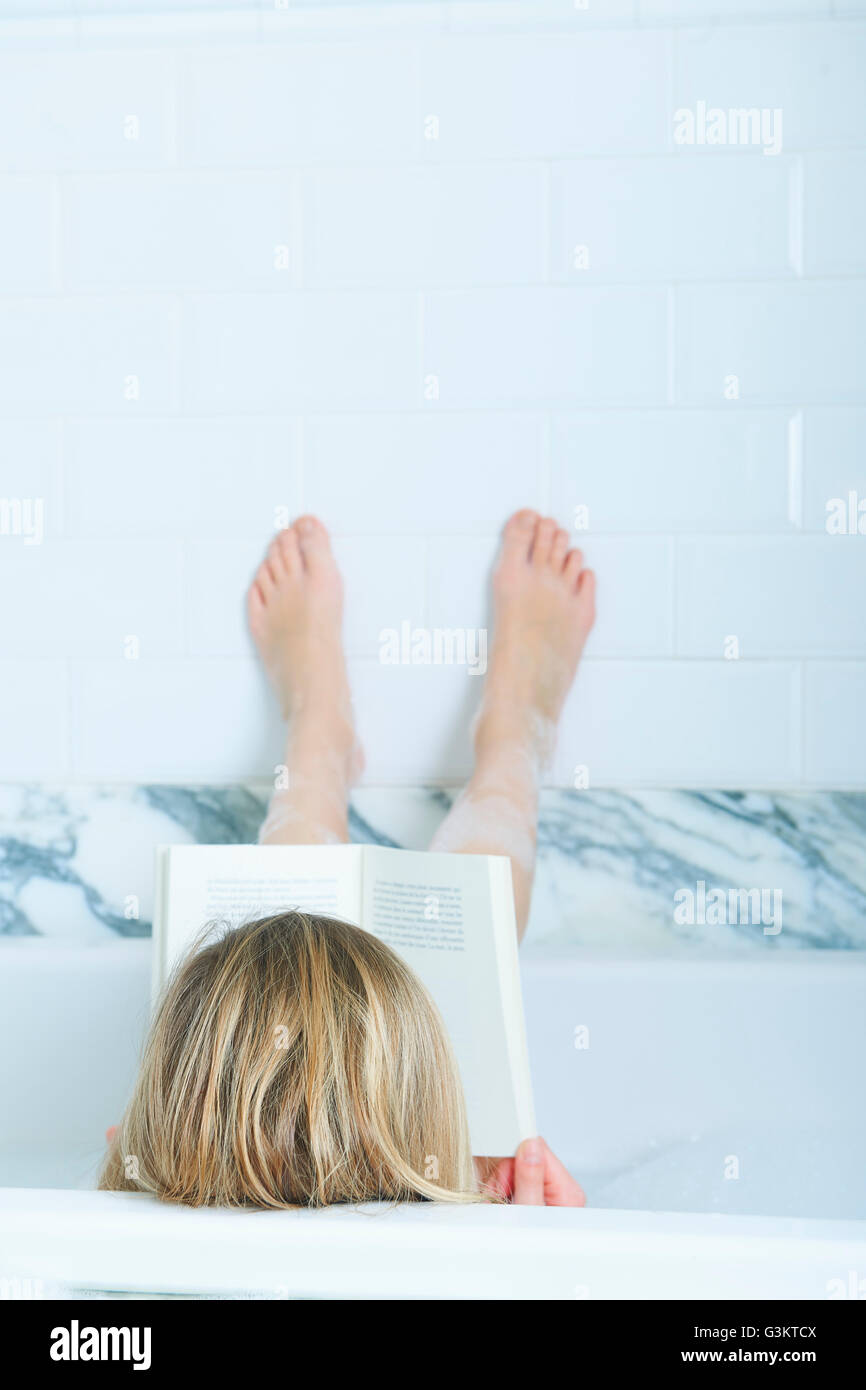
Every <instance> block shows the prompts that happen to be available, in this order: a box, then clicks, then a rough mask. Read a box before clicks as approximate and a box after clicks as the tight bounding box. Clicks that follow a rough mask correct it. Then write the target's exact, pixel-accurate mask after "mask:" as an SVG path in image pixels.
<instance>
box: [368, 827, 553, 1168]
mask: <svg viewBox="0 0 866 1390" xmlns="http://www.w3.org/2000/svg"><path fill="white" fill-rule="evenodd" d="M491 862H492V861H490V860H489V859H488V858H487V857H486V856H483V855H467V854H436V853H421V852H414V851H410V850H393V849H380V848H379V847H377V846H366V847H365V849H364V869H363V885H362V888H363V901H362V908H361V925H362V926H363V927H364V929H365V930H366V931H369V932H372V933H373V935H374V936H377V937H379V939H380V940H381V941H384V942H385V943H386V944H387V945H389V946H391V947H392V948H393V949H394V950H395V951H396V952H397V953H398V955H400V956H402V957H403V959H404V960H405V961H406V963H407V964H408V965H409V966H410V967H411V968H412V969H413V970H414V971H415V973H416V974H417V975H419V976H420V978H421V980H422V981H423V982H424V984H425V985H426V986H427V989H428V990H429V991H430V993H431V994H432V996H433V999H434V1000H435V1002H436V1004H437V1006H438V1008H439V1012H440V1013H441V1015H442V1018H443V1020H444V1022H445V1026H446V1028H447V1030H448V1033H449V1035H450V1038H451V1042H452V1044H453V1047H454V1051H455V1054H456V1056H457V1062H458V1065H459V1067H460V1074H461V1077H462V1080H463V1089H464V1093H465V1095H466V1107H467V1113H468V1115H469V1128H470V1132H471V1136H472V1150H473V1153H476V1154H490V1155H496V1156H504V1155H506V1154H511V1153H513V1152H514V1150H515V1148H516V1147H517V1145H518V1144H519V1142H520V1140H521V1139H523V1138H526V1137H527V1135H526V1132H525V1125H526V1119H525V1116H526V1113H527V1110H526V1104H525V1098H523V1097H522V1096H521V1095H520V1094H519V1092H520V1087H521V1085H522V1084H523V1082H524V1078H523V1074H522V1073H521V1075H520V1076H519V1077H516V1076H515V1074H514V1073H515V1069H514V1067H513V1064H512V1057H513V1040H512V1039H511V1037H510V1035H509V1031H508V1030H509V1029H510V1028H512V1027H513V1026H514V1020H513V1019H511V1018H508V1019H507V1018H506V1015H505V1008H504V1005H503V996H502V988H501V972H500V965H499V960H498V953H497V931H496V923H495V921H494V916H493V912H494V909H493V900H492V895H491V875H490V863H491ZM511 930H512V937H511V939H509V940H507V941H505V942H504V943H503V944H502V945H501V947H500V949H502V950H510V951H513V953H514V956H515V962H516V952H517V940H516V933H515V932H514V928H513V926H512V928H511ZM515 968H516V965H515ZM518 1004H519V1000H518ZM512 1011H513V1004H512ZM520 1012H521V1016H520V1017H519V1019H518V1020H517V1030H518V1034H519V1036H518V1038H517V1043H518V1046H522V1045H523V1043H522V1038H523V1035H522V1022H523V1021H522V1006H520ZM529 1111H530V1113H531V1097H530V1104H529ZM522 1131H523V1132H522Z"/></svg>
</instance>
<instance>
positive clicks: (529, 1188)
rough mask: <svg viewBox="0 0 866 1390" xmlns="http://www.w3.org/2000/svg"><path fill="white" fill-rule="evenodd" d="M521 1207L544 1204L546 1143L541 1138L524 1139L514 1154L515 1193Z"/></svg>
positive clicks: (516, 1201) (514, 1196)
mask: <svg viewBox="0 0 866 1390" xmlns="http://www.w3.org/2000/svg"><path fill="white" fill-rule="evenodd" d="M511 1200H512V1201H513V1202H514V1203H515V1204H516V1205H517V1206H520V1207H543V1206H544V1145H543V1144H542V1142H541V1140H540V1139H524V1141H523V1143H522V1144H521V1145H520V1147H519V1148H518V1150H517V1153H516V1154H515V1155H514V1194H513V1196H512V1199H511Z"/></svg>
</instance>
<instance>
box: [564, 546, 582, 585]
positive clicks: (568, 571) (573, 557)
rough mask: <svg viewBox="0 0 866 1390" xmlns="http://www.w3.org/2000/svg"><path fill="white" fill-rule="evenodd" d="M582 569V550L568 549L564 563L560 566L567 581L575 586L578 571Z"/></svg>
mask: <svg viewBox="0 0 866 1390" xmlns="http://www.w3.org/2000/svg"><path fill="white" fill-rule="evenodd" d="M582 569H583V551H582V550H569V552H568V554H567V555H566V557H565V564H564V565H563V567H562V572H563V574H564V575H565V577H566V579H567V580H568V581H569V583H571V584H573V585H574V586H575V588H576V587H577V581H578V579H579V578H580V573H581V570H582Z"/></svg>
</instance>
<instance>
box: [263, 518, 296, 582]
mask: <svg viewBox="0 0 866 1390" xmlns="http://www.w3.org/2000/svg"><path fill="white" fill-rule="evenodd" d="M271 552H273V554H271ZM268 553H269V557H270V558H273V560H274V563H275V564H277V565H279V567H280V569H282V570H283V571H284V572H285V573H286V574H298V573H299V572H300V570H301V568H302V566H303V561H302V560H301V550H300V547H299V545H298V537H297V534H296V532H295V528H294V527H293V526H290V527H289V528H288V530H287V531H279V532H278V533H277V535H276V536H275V537H274V539H273V541H272V543H271V550H270V551H269V552H268Z"/></svg>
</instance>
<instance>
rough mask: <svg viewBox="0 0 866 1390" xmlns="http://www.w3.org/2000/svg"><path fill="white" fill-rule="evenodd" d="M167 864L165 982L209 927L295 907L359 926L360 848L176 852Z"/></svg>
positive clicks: (166, 857) (194, 848)
mask: <svg viewBox="0 0 866 1390" xmlns="http://www.w3.org/2000/svg"><path fill="white" fill-rule="evenodd" d="M161 858H162V865H163V868H162V873H163V874H164V875H165V876H166V877H165V891H164V895H163V897H164V904H165V907H164V915H163V921H162V923H161V925H160V935H161V937H162V938H163V939H162V940H161V942H158V943H157V942H155V943H154V946H155V949H158V950H161V953H162V966H161V975H162V980H161V981H160V983H162V981H163V980H164V979H165V978H166V976H167V974H168V973H169V972H170V971H171V969H172V968H173V966H174V964H175V962H176V960H177V959H178V956H180V955H181V954H182V953H183V951H184V950H185V949H186V948H187V946H188V945H189V943H190V942H191V941H192V940H193V938H194V937H195V936H196V935H197V934H198V932H200V931H201V929H202V927H203V926H204V925H205V923H207V922H213V921H220V922H227V923H229V924H230V925H231V926H239V925H240V924H241V923H242V922H251V921H254V920H255V918H257V917H267V916H270V915H272V914H273V913H276V912H287V911H289V910H290V909H291V908H301V909H302V910H303V911H307V912H318V913H322V914H323V915H325V916H331V917H342V918H345V919H346V920H347V921H350V922H355V923H358V922H359V918H360V911H361V850H360V847H359V846H357V845H172V846H169V847H167V848H166V849H165V850H164V851H162V855H161Z"/></svg>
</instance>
